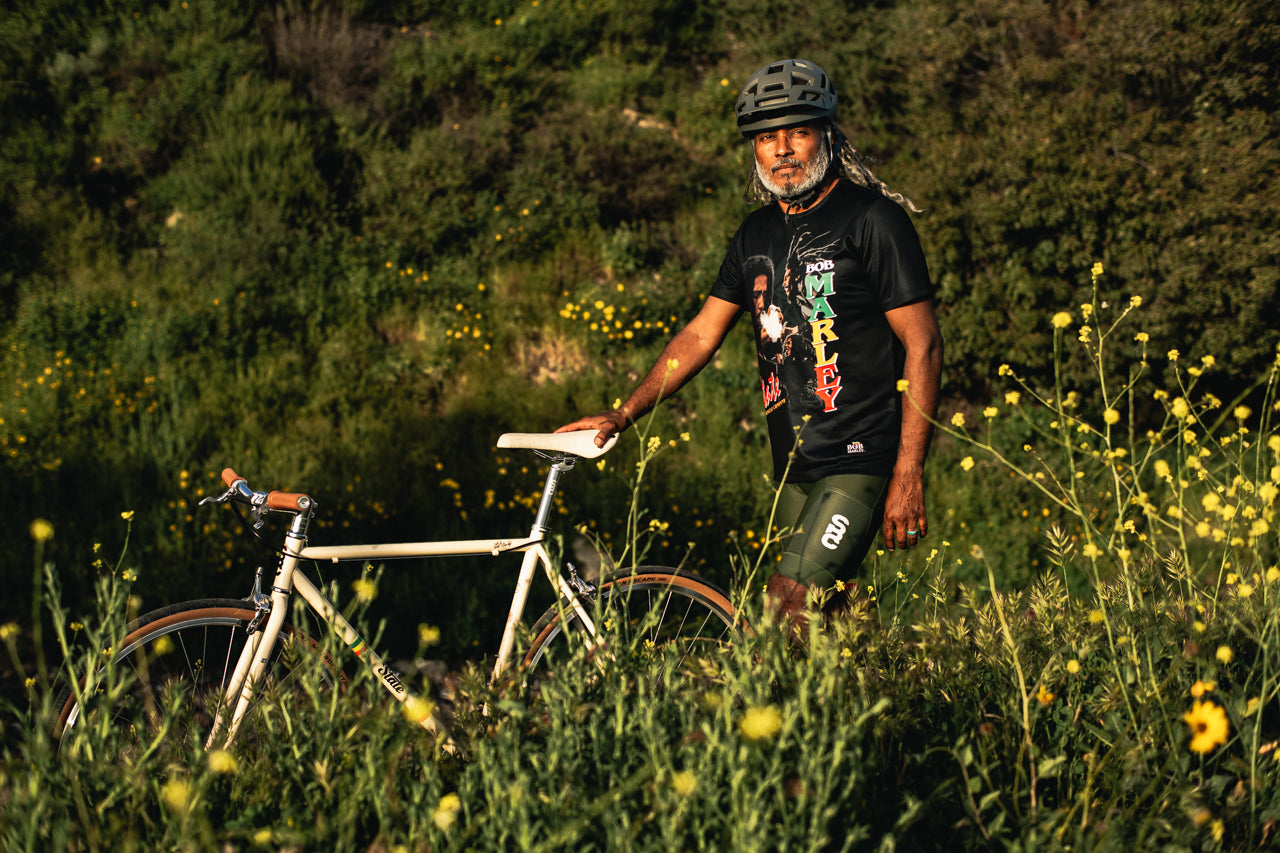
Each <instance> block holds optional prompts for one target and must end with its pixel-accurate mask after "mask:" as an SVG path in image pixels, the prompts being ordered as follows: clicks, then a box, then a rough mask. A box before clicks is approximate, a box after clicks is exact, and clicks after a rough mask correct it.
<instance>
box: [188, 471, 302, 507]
mask: <svg viewBox="0 0 1280 853" xmlns="http://www.w3.org/2000/svg"><path fill="white" fill-rule="evenodd" d="M222 482H224V483H226V485H227V490H226V491H225V492H223V493H222V494H221V495H219V496H218V497H212V496H211V497H207V498H205V499H204V500H202V501H200V503H201V505H203V504H205V503H226V502H227V501H232V500H235V501H241V502H243V503H247V504H250V505H251V506H253V508H254V510H255V511H258V512H263V511H276V512H308V511H309V510H310V509H311V508H312V507H313V506H315V501H314V500H312V499H311V496H310V495H304V494H303V493H301V492H281V491H274V490H273V491H270V492H255V491H254V490H253V489H251V488H249V481H248V480H246V479H245V478H244V477H241V476H240V475H239V474H237V473H236V472H235V471H234V470H232V469H231V468H224V469H222Z"/></svg>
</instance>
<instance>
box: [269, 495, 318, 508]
mask: <svg viewBox="0 0 1280 853" xmlns="http://www.w3.org/2000/svg"><path fill="white" fill-rule="evenodd" d="M309 506H311V497H310V496H309V495H304V494H302V493H301V492H267V509H286V510H293V511H295V512H304V511H305V510H306V509H307V508H308V507H309Z"/></svg>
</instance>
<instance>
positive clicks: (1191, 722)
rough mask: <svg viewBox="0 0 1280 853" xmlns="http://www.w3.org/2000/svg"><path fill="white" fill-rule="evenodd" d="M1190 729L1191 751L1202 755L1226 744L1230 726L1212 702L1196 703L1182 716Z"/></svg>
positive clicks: (1223, 714)
mask: <svg viewBox="0 0 1280 853" xmlns="http://www.w3.org/2000/svg"><path fill="white" fill-rule="evenodd" d="M1182 719H1183V721H1184V722H1186V724H1187V725H1188V726H1190V727H1191V745H1190V748H1191V751H1192V752H1197V753H1200V754H1201V755H1204V754H1206V753H1209V752H1213V750H1214V749H1216V748H1217V747H1219V746H1222V744H1224V743H1226V742H1227V735H1228V734H1229V733H1230V731H1231V726H1230V724H1229V723H1228V722H1227V714H1226V712H1225V711H1223V710H1222V709H1221V708H1219V707H1218V706H1217V705H1215V704H1213V703H1212V702H1196V703H1194V704H1193V705H1192V706H1191V710H1190V711H1188V712H1187V713H1185V714H1183V715H1182Z"/></svg>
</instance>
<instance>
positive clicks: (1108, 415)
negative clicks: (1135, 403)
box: [1102, 409, 1120, 424]
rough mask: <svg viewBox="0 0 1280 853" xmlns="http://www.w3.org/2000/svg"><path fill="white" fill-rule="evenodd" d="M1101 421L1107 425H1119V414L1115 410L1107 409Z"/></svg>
mask: <svg viewBox="0 0 1280 853" xmlns="http://www.w3.org/2000/svg"><path fill="white" fill-rule="evenodd" d="M1102 419H1103V420H1104V421H1106V422H1107V423H1108V424H1118V423H1120V413H1119V412H1117V411H1116V410H1115V409H1107V410H1106V411H1105V412H1103V413H1102Z"/></svg>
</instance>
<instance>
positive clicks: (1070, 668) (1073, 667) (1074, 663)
mask: <svg viewBox="0 0 1280 853" xmlns="http://www.w3.org/2000/svg"><path fill="white" fill-rule="evenodd" d="M1079 671H1080V661H1078V660H1076V659H1075V658H1072V659H1071V660H1069V661H1067V672H1069V673H1071V674H1072V675H1075V674H1076V673H1077V672H1079Z"/></svg>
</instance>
